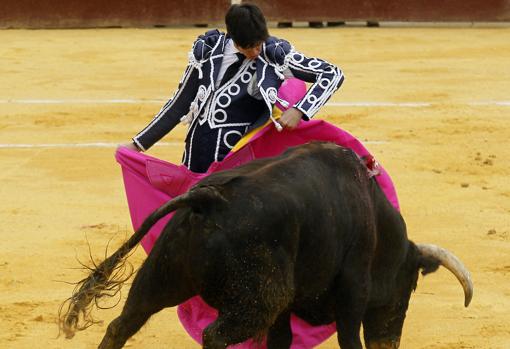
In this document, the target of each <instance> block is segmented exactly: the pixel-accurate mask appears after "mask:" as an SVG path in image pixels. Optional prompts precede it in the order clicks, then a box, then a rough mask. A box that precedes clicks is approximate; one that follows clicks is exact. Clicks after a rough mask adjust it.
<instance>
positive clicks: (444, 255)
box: [363, 243, 473, 349]
mask: <svg viewBox="0 0 510 349" xmlns="http://www.w3.org/2000/svg"><path fill="white" fill-rule="evenodd" d="M440 265H442V266H444V267H445V268H446V269H448V270H449V271H451V272H452V273H453V274H454V275H455V276H456V277H457V279H458V280H459V282H460V283H461V285H462V287H463V289H464V305H465V306H466V307H467V306H468V305H469V303H470V302H471V298H472V297H473V283H472V282H471V277H470V275H469V272H468V270H467V269H466V268H465V267H464V265H463V264H462V262H461V261H460V260H459V259H458V258H457V257H455V256H454V255H453V254H452V253H451V252H449V251H447V250H445V249H443V248H441V247H438V246H435V245H426V244H419V245H414V244H413V243H410V246H409V250H408V253H407V258H406V261H405V263H403V264H402V265H401V266H400V269H399V271H398V274H397V275H396V278H395V279H394V284H393V285H391V286H390V288H391V289H392V290H391V292H390V294H391V296H389V299H386V301H385V302H384V303H380V304H377V305H375V306H372V307H369V308H368V309H367V312H366V314H365V318H364V320H363V330H364V336H365V344H366V347H367V349H397V348H398V347H399V344H400V336H401V334H402V326H403V324H404V319H405V316H406V311H407V307H408V305H409V299H410V297H411V293H412V292H413V291H414V290H415V289H416V283H417V280H418V274H419V271H420V270H421V272H422V274H423V275H426V274H428V273H431V272H434V271H436V270H437V268H439V266H440Z"/></svg>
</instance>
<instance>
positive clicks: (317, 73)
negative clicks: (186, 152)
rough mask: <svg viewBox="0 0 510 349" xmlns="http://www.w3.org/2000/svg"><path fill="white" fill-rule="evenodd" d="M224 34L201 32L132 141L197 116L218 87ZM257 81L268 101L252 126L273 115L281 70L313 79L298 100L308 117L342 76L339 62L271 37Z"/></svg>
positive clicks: (148, 140)
mask: <svg viewBox="0 0 510 349" xmlns="http://www.w3.org/2000/svg"><path fill="white" fill-rule="evenodd" d="M225 39H226V34H224V33H222V32H220V31H218V30H211V31H208V32H207V33H205V34H204V35H201V36H199V37H198V39H197V40H196V41H195V42H194V43H193V47H192V50H191V52H190V53H189V64H188V66H187V68H186V70H185V72H184V75H183V77H182V79H181V81H180V83H179V87H178V89H177V91H176V92H175V94H174V96H173V97H172V98H171V99H170V100H169V101H168V102H167V103H166V104H165V105H164V106H163V107H162V108H161V110H160V111H159V113H158V114H157V115H156V116H155V117H154V119H153V120H152V121H151V122H150V123H149V125H147V127H145V128H144V129H143V130H142V131H141V132H140V133H138V134H137V135H136V136H135V137H134V138H133V141H134V142H135V144H136V145H137V146H138V147H139V148H140V149H142V150H147V149H148V148H149V147H151V146H152V145H153V144H154V143H156V142H157V141H159V140H160V139H161V138H162V137H163V136H165V135H166V134H167V133H168V132H170V131H171V130H172V129H173V128H174V127H175V126H176V125H177V124H178V123H179V122H180V121H181V120H187V121H188V122H190V121H192V120H193V119H195V118H196V117H197V116H198V115H199V114H200V113H201V112H202V109H203V107H204V105H205V104H206V103H207V101H208V99H209V97H210V96H211V94H212V93H213V92H214V91H215V81H216V78H217V76H218V72H219V69H220V66H221V62H222V59H223V52H224V49H225V43H226V40H225ZM255 64H256V74H257V86H258V89H259V92H260V94H261V95H262V97H263V100H264V102H265V104H266V106H267V113H264V115H263V116H261V117H260V118H258V119H257V120H256V121H255V122H253V124H252V125H251V126H250V127H249V129H253V128H256V127H258V126H260V125H262V124H264V123H265V122H266V121H267V119H268V118H269V117H270V116H271V115H272V109H273V105H274V104H275V103H276V100H277V91H278V88H279V87H280V85H281V84H282V82H283V79H284V75H283V72H284V71H286V70H290V71H291V73H292V74H293V75H294V77H296V78H298V79H301V80H304V81H307V82H310V83H313V84H312V85H311V86H310V88H309V89H308V91H307V93H306V95H305V96H304V97H303V98H302V99H301V100H300V101H299V102H298V103H296V104H295V105H294V107H296V108H297V109H299V110H300V111H302V112H303V114H304V118H305V119H310V118H312V117H313V116H314V115H315V113H316V112H317V111H318V110H319V108H320V107H322V106H323V105H324V104H325V103H326V101H327V100H328V99H329V98H330V97H331V95H332V94H333V93H334V92H335V91H336V90H337V89H338V88H339V87H340V85H341V84H342V82H343V80H344V76H343V74H342V72H341V71H340V69H338V67H336V66H335V65H333V64H331V63H328V62H326V61H324V60H321V59H318V58H314V57H311V58H309V57H306V56H305V55H304V54H302V53H300V52H298V51H296V50H295V49H294V47H293V46H292V45H291V44H290V43H289V42H288V41H286V40H283V39H278V38H275V37H269V38H268V39H267V40H266V42H265V43H264V44H263V45H262V52H261V54H260V55H259V56H258V57H257V58H256V59H255Z"/></svg>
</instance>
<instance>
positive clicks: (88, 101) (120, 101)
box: [0, 98, 510, 108]
mask: <svg viewBox="0 0 510 349" xmlns="http://www.w3.org/2000/svg"><path fill="white" fill-rule="evenodd" d="M166 101H167V100H166V99H160V98H158V99H0V104H163V103H165V102H166ZM435 105H469V106H500V107H510V101H468V102H447V103H433V102H373V101H358V102H328V103H327V104H326V106H329V107H389V108H392V107H393V108H423V107H431V106H435Z"/></svg>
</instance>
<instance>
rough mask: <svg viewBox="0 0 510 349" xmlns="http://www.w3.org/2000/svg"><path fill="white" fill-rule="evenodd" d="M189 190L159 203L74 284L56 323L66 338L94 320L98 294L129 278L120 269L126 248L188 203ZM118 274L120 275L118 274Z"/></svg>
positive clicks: (113, 291)
mask: <svg viewBox="0 0 510 349" xmlns="http://www.w3.org/2000/svg"><path fill="white" fill-rule="evenodd" d="M188 199H189V194H187V193H186V194H183V195H181V196H178V197H176V198H175V199H173V200H171V201H169V202H167V203H166V204H164V205H162V206H161V207H160V208H158V209H157V210H156V211H154V212H153V213H152V214H151V215H150V216H149V217H147V218H146V219H145V221H144V222H143V223H142V225H141V227H140V228H139V229H138V230H137V231H136V232H135V234H133V236H131V238H130V239H129V240H128V241H126V242H125V243H124V244H123V245H122V246H121V247H120V248H119V249H118V250H117V251H115V253H114V254H112V255H111V256H110V257H108V258H107V259H105V260H104V261H103V262H102V263H101V264H99V265H98V266H97V267H96V268H95V269H91V272H90V275H89V276H88V277H87V278H85V279H83V280H81V281H80V282H78V283H77V284H76V287H75V289H74V291H73V294H72V296H71V297H70V298H68V299H67V300H66V301H64V303H62V305H61V306H60V310H59V327H60V331H62V332H64V334H65V336H66V338H72V337H73V336H74V333H75V332H76V331H77V330H84V329H86V328H87V327H89V326H91V325H92V324H94V323H95V321H94V320H93V319H92V317H91V315H90V313H91V310H92V308H93V306H94V304H96V305H97V301H98V300H99V298H101V297H102V296H105V295H111V294H116V293H117V292H118V291H119V290H120V287H122V284H123V283H124V282H125V281H127V280H128V279H129V277H130V276H131V275H132V273H130V274H129V276H127V277H124V276H123V275H122V274H123V273H122V271H120V272H119V270H123V265H124V263H125V259H126V258H127V257H126V256H128V254H129V252H130V251H131V250H132V249H133V248H134V247H135V246H136V245H137V244H138V243H139V242H140V241H141V240H142V238H143V237H144V236H145V235H146V234H147V232H148V231H149V230H150V228H151V227H152V226H153V225H154V224H156V222H157V221H158V220H160V219H161V218H163V217H164V216H166V215H167V214H169V213H170V212H172V211H175V210H176V209H178V208H180V207H184V206H187V204H188V202H187V201H188ZM119 274H120V275H119Z"/></svg>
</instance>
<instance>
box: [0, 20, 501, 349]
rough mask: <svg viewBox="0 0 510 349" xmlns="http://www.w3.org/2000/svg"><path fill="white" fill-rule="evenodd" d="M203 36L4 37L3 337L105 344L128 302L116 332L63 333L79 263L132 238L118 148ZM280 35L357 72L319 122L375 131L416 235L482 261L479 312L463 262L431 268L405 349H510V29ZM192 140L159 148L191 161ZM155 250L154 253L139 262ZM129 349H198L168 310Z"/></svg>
mask: <svg viewBox="0 0 510 349" xmlns="http://www.w3.org/2000/svg"><path fill="white" fill-rule="evenodd" d="M202 31H203V30H201V29H154V30H136V29H103V30H68V31H60V30H19V31H18V30H5V31H0V43H1V44H0V144H1V145H0V166H1V169H2V171H1V174H0V180H1V183H2V184H1V186H0V198H1V200H0V222H1V227H0V234H1V240H0V241H1V242H0V348H6V349H32V348H34V347H36V346H37V347H39V348H73V349H80V348H94V347H96V346H97V344H98V343H99V342H100V340H101V338H102V335H103V333H104V331H105V327H106V324H108V322H109V321H110V320H112V319H113V318H114V317H115V316H116V315H117V314H118V313H119V312H120V310H121V308H120V306H118V307H117V308H115V309H112V310H105V311H98V312H96V317H97V318H100V319H103V320H104V322H105V324H104V325H102V326H101V325H99V326H94V327H91V328H89V329H88V330H86V331H84V332H80V333H78V334H77V335H76V337H75V338H74V339H72V340H70V341H69V340H65V339H64V338H63V337H59V338H57V335H58V329H57V326H56V323H55V322H56V316H57V311H58V307H59V305H60V303H61V302H62V301H63V300H64V299H65V298H67V297H68V296H69V295H70V294H71V290H72V286H70V285H67V284H65V283H63V281H76V280H78V279H79V278H81V276H82V274H81V271H80V270H76V269H73V268H76V267H77V266H78V263H77V261H76V258H79V259H80V260H84V261H86V260H87V256H88V248H87V239H88V241H89V243H90V246H91V249H92V253H93V255H94V256H95V257H96V258H101V256H102V255H103V254H104V250H105V247H106V245H107V242H108V240H109V239H113V242H112V246H113V247H117V246H118V245H119V243H120V242H121V241H122V239H124V238H125V237H126V236H127V235H129V234H131V233H132V230H131V226H130V220H129V214H128V211H127V205H126V202H125V198H124V192H123V184H122V181H121V175H120V169H119V167H118V165H117V163H116V162H115V160H114V158H113V154H114V151H115V146H114V144H118V143H123V142H126V141H128V140H129V139H130V137H131V136H133V135H134V134H135V133H136V132H138V131H139V130H140V129H141V128H142V127H144V126H145V125H146V123H147V122H148V121H149V120H150V119H151V118H152V116H153V115H154V114H155V113H156V112H157V111H158V110H159V108H160V106H161V105H162V104H163V101H158V100H163V99H166V98H167V97H169V96H170V95H171V93H172V92H173V90H174V89H175V87H176V85H177V82H178V80H179V78H180V75H181V73H182V71H183V69H184V67H185V65H186V57H187V52H188V49H189V48H190V44H191V42H192V40H193V38H194V37H195V36H196V35H198V34H199V33H201V32H202ZM272 33H273V35H276V36H280V37H285V38H287V39H289V40H290V41H291V42H293V43H294V45H295V46H296V48H297V49H299V50H302V51H304V52H306V53H308V54H310V55H317V56H320V57H322V58H325V59H327V60H329V61H331V62H333V63H336V64H338V65H339V66H340V67H341V68H342V69H343V70H344V72H345V75H346V81H345V83H344V86H343V87H342V89H341V90H340V91H339V92H338V93H337V94H336V95H335V96H334V97H333V99H332V101H333V102H337V103H344V104H342V105H337V106H328V107H325V108H324V109H323V110H322V111H321V113H320V115H319V116H318V117H321V118H325V119H327V120H328V121H330V122H333V123H335V124H336V125H339V126H340V127H342V128H344V129H346V130H348V131H350V132H351V133H353V134H355V135H357V136H358V137H359V138H360V139H362V140H365V141H367V143H366V144H367V146H368V148H369V149H370V150H371V151H372V152H373V154H374V155H375V156H376V157H377V159H378V160H379V161H380V162H381V163H382V164H384V166H385V167H386V169H387V170H388V171H389V173H390V174H391V175H392V178H393V180H394V182H395V185H396V187H397V190H398V193H399V197H400V202H401V206H402V212H403V214H404V217H405V218H406V220H407V224H408V228H409V235H410V237H411V239H412V240H414V241H416V242H430V243H436V244H439V245H441V246H443V247H446V248H448V249H450V250H452V251H453V252H454V253H455V254H456V255H458V256H459V257H460V258H461V259H462V260H463V261H464V262H465V264H466V265H467V266H468V268H469V269H470V270H471V272H472V277H473V280H474V284H475V295H474V298H473V302H472V304H471V306H470V307H469V308H467V309H466V308H464V307H463V293H462V288H461V287H460V285H459V284H458V283H457V281H456V280H455V278H454V277H453V276H452V275H451V274H450V273H448V272H446V271H444V270H440V271H439V272H437V273H435V274H433V275H430V276H427V277H426V278H425V279H423V278H421V279H420V282H419V285H418V289H417V291H416V293H415V294H414V296H413V297H412V301H411V305H410V310H409V311H408V315H407V320H406V323H405V326H404V334H403V338H402V346H401V347H402V348H404V349H408V348H411V349H415V348H418V349H419V348H433V349H461V348H462V349H467V348H469V349H471V348H476V349H489V348H490V349H504V348H510V279H509V278H510V257H509V256H510V180H509V176H510V167H509V165H508V164H509V162H508V158H510V146H509V138H510V97H509V96H510V95H509V93H510V65H509V62H510V45H509V42H510V28H493V29H490V28H373V29H367V28H338V29H321V30H312V29H305V28H301V29H299V28H296V29H286V30H273V31H272ZM119 99H122V100H130V101H131V102H129V101H124V102H122V101H117V102H114V101H112V100H119ZM154 100H156V101H154ZM421 103H424V104H421ZM183 134H184V128H183V127H178V128H177V129H176V130H175V132H173V133H172V134H170V135H169V136H167V137H166V138H165V142H167V143H169V145H166V146H164V145H161V146H156V147H155V148H154V149H151V150H150V153H151V154H154V155H156V156H158V157H161V158H164V159H167V160H170V161H174V162H178V161H179V159H180V156H181V149H182V148H181V146H180V145H179V144H175V142H181V141H182V138H183ZM89 143H94V144H96V143H103V144H102V145H101V144H96V146H86V144H89ZM22 145H25V146H22ZM111 249H113V248H112V247H111ZM143 258H144V253H143V251H142V249H138V250H137V252H136V253H135V255H134V256H133V257H132V258H131V261H132V262H133V264H134V265H135V266H139V265H140V263H141V261H142V260H143ZM126 347H129V348H151V349H155V348H156V349H159V348H161V349H163V348H174V349H182V348H198V347H199V346H198V345H197V344H196V343H195V342H194V341H193V340H191V339H190V338H189V337H188V336H187V335H186V333H185V332H184V330H183V328H182V327H181V325H180V324H179V322H178V320H177V317H176V315H175V310H174V309H167V310H165V311H163V312H161V313H159V314H157V315H156V316H154V317H153V318H152V319H151V320H150V321H149V323H148V324H147V325H146V326H145V327H144V328H143V329H142V330H141V331H140V332H139V333H138V334H136V335H135V336H134V338H132V339H131V340H130V341H129V342H128V344H127V346H126ZM320 348H321V349H330V348H337V344H336V339H335V338H332V339H330V340H329V341H328V342H326V343H325V344H323V345H322V346H320Z"/></svg>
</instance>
